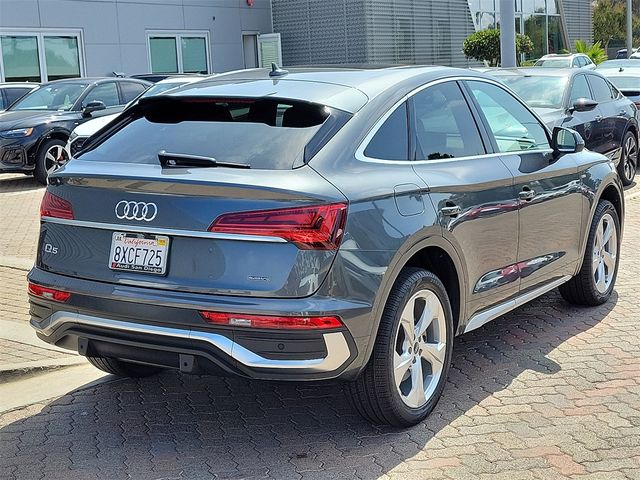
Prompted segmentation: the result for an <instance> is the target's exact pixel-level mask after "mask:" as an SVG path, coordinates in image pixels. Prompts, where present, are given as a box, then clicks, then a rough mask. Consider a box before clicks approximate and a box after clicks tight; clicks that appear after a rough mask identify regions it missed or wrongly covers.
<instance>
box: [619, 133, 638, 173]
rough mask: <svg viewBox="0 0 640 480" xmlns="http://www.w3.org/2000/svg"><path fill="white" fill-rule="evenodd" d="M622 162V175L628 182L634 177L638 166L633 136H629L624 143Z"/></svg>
mask: <svg viewBox="0 0 640 480" xmlns="http://www.w3.org/2000/svg"><path fill="white" fill-rule="evenodd" d="M622 161H623V162H624V165H623V168H624V175H625V177H627V179H628V180H629V181H631V180H633V177H635V175H636V168H637V164H638V145H637V143H636V139H635V138H634V136H633V135H629V136H628V137H627V140H626V141H625V143H624V152H623V157H622Z"/></svg>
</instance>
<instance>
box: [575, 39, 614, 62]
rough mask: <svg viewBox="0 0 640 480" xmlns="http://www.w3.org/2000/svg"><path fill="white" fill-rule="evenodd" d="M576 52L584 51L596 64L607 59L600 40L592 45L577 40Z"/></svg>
mask: <svg viewBox="0 0 640 480" xmlns="http://www.w3.org/2000/svg"><path fill="white" fill-rule="evenodd" d="M576 53H584V54H585V55H587V56H588V57H589V58H590V59H591V61H592V62H593V63H595V64H596V65H598V64H599V63H602V62H604V61H605V60H606V59H607V51H606V50H605V49H604V48H602V45H601V44H600V41H597V42H596V43H594V44H593V45H587V44H586V42H583V41H582V40H578V41H577V42H576Z"/></svg>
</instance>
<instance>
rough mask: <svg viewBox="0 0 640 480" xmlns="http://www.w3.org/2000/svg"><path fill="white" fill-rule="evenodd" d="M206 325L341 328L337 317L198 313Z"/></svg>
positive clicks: (314, 328) (316, 328)
mask: <svg viewBox="0 0 640 480" xmlns="http://www.w3.org/2000/svg"><path fill="white" fill-rule="evenodd" d="M200 315H202V318H204V319H205V320H206V321H207V323H211V324H213V325H226V326H229V327H247V328H275V329H280V330H319V329H326V328H340V327H342V326H343V324H342V321H341V320H340V319H339V318H338V317H277V316H270V315H245V314H242V313H221V312H200Z"/></svg>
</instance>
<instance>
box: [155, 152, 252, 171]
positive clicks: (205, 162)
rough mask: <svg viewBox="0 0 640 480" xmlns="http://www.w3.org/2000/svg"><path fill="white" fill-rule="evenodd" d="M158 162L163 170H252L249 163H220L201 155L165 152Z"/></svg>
mask: <svg viewBox="0 0 640 480" xmlns="http://www.w3.org/2000/svg"><path fill="white" fill-rule="evenodd" d="M158 160H160V165H162V168H180V167H200V168H210V167H226V168H251V165H249V164H248V163H233V162H220V161H218V160H216V159H215V158H213V157H203V156H200V155H187V154H185V153H169V152H166V151H165V150H160V151H159V152H158Z"/></svg>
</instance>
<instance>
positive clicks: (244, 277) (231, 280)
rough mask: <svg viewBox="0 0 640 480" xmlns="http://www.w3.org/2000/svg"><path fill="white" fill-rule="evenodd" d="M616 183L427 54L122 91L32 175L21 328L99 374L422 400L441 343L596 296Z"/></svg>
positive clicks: (602, 286) (603, 166)
mask: <svg viewBox="0 0 640 480" xmlns="http://www.w3.org/2000/svg"><path fill="white" fill-rule="evenodd" d="M623 198H624V197H623V194H622V186H621V183H620V180H619V178H618V175H617V174H616V170H615V167H614V165H613V164H612V162H611V161H610V160H608V159H607V158H606V157H604V156H602V155H600V154H598V153H593V152H589V151H587V150H585V149H584V142H583V141H582V139H581V137H580V135H579V134H577V133H576V132H574V131H572V130H568V129H562V128H556V129H555V130H554V131H553V132H549V131H548V130H547V128H546V127H545V125H544V123H543V122H542V121H541V120H540V119H539V118H538V117H537V116H536V115H535V114H534V113H532V111H531V110H530V109H529V108H528V107H527V106H525V104H524V103H523V102H522V101H521V100H520V99H519V98H518V97H516V96H515V95H514V94H513V93H512V92H511V91H510V90H509V89H508V87H506V86H504V85H503V84H502V83H500V82H498V81H496V80H492V79H490V78H488V77H486V76H484V75H482V74H480V73H476V72H471V71H467V70H458V69H453V68H444V67H398V68H377V69H369V70H365V69H346V68H345V69H339V68H332V69H327V68H315V69H314V68H300V69H291V70H290V71H286V70H282V69H279V68H274V69H273V70H272V71H269V70H267V69H264V70H247V71H242V72H235V73H232V74H228V75H221V76H217V77H215V78H212V79H210V80H205V81H203V82H198V83H197V84H192V85H187V86H185V87H181V88H180V89H178V90H175V91H173V92H172V93H171V94H168V95H163V96H157V97H150V98H146V99H142V100H140V102H139V103H137V104H136V105H134V106H132V107H131V108H129V109H128V110H126V111H125V112H124V114H123V115H121V116H120V117H119V118H118V119H117V120H116V121H115V122H114V123H112V124H110V126H109V127H108V128H107V129H105V130H103V131H101V132H100V133H99V134H98V135H97V136H94V137H92V139H91V140H90V141H89V142H88V144H86V146H85V148H84V149H83V151H82V153H81V154H80V155H79V156H78V157H77V158H74V159H72V160H71V161H70V162H69V163H68V164H67V165H66V166H65V167H64V168H63V169H61V170H59V171H57V172H56V173H54V174H53V175H52V176H51V177H50V181H49V186H48V187H47V190H46V193H45V196H44V199H43V201H42V206H41V220H42V224H41V233H40V239H39V247H38V256H37V260H36V265H35V266H34V268H33V269H32V270H31V272H30V273H29V298H30V302H31V318H32V319H31V325H32V326H33V327H34V328H35V330H36V332H37V334H38V336H39V337H40V338H41V339H43V340H44V341H46V342H49V343H51V344H55V345H57V346H60V347H64V348H68V349H71V350H76V351H78V352H79V353H81V354H82V355H85V356H86V357H87V358H88V360H89V361H90V362H91V363H92V364H94V365H95V366H96V367H98V368H100V369H102V370H104V371H106V372H109V373H112V374H115V375H120V376H133V377H136V376H146V375H151V374H154V373H156V372H158V371H159V370H160V369H163V368H173V369H179V370H180V371H182V372H185V373H213V374H235V375H241V376H244V377H249V378H253V379H269V380H295V381H304V380H326V379H342V380H345V381H347V382H348V386H347V388H346V391H347V392H348V395H349V397H350V399H351V400H352V403H353V404H354V406H355V408H356V409H357V410H358V411H359V412H360V413H361V414H362V415H364V416H365V417H366V418H367V419H369V420H370V421H372V422H375V423H386V424H391V425H397V426H408V425H412V424H415V423H417V422H420V421H421V420H422V419H424V418H425V417H426V416H427V415H428V413H429V412H430V411H431V410H432V409H433V407H434V406H435V404H436V402H437V401H438V398H439V397H440V394H441V392H442V390H443V388H444V384H445V382H446V378H447V373H448V371H449V364H450V362H451V352H452V347H453V342H454V338H455V337H456V336H457V335H462V334H464V333H465V332H469V331H470V330H474V329H476V328H479V327H481V326H482V325H484V324H485V323H487V322H489V321H491V320H493V319H495V318H497V317H499V316H500V315H502V314H504V313H505V312H508V311H509V310H512V309H514V308H516V307H518V306H519V305H522V304H524V303H526V302H528V301H529V300H532V299H534V298H536V297H538V296H540V295H542V294H544V293H545V292H548V291H550V290H551V289H554V288H556V287H560V292H561V293H562V296H563V297H564V298H565V299H567V300H568V301H570V302H572V303H576V304H581V305H598V304H601V303H603V302H606V301H607V300H608V299H609V297H610V295H611V292H612V290H613V288H614V284H615V280H616V272H617V268H618V260H619V249H620V239H621V236H622V226H623V225H622V224H623V218H624V200H623Z"/></svg>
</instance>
